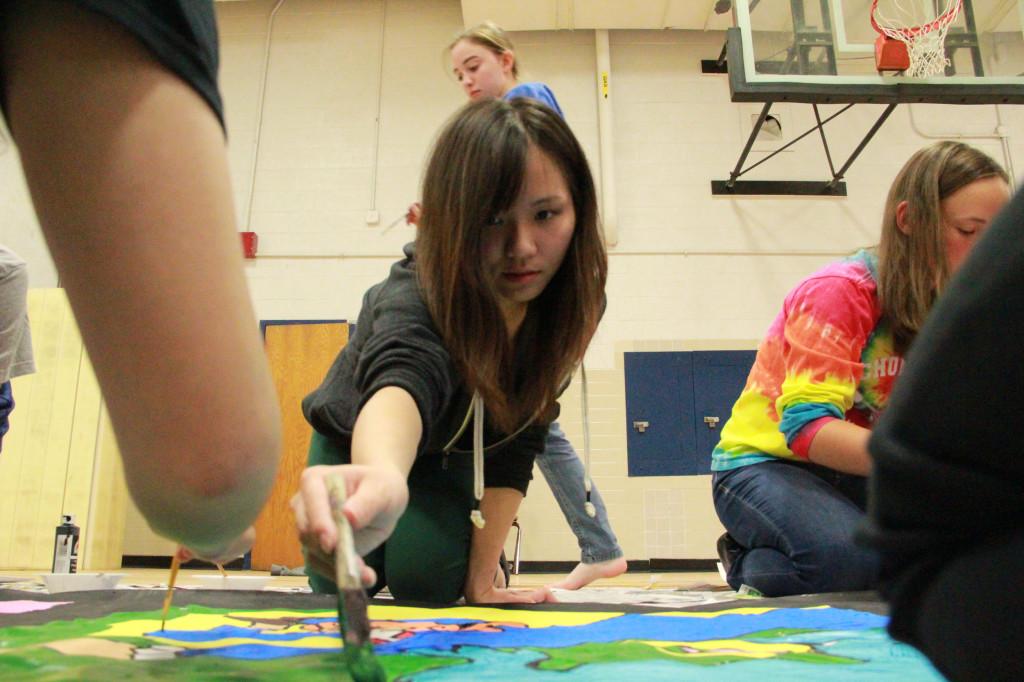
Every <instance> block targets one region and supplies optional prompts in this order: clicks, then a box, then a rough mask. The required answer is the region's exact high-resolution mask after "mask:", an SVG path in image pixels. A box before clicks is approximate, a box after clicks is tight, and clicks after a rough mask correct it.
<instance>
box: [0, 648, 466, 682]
mask: <svg viewBox="0 0 1024 682" xmlns="http://www.w3.org/2000/svg"><path fill="white" fill-rule="evenodd" d="M378 660H379V661H380V663H381V664H382V666H383V669H384V674H385V675H386V677H385V678H382V679H388V680H395V679H399V678H402V677H405V676H407V675H415V674H417V673H423V672H426V671H428V670H436V669H439V668H446V667H449V666H454V665H464V664H466V663H468V662H469V661H468V660H467V659H464V658H443V657H440V656H421V655H417V654H403V655H401V656H380V657H378ZM228 678H230V679H273V680H275V681H278V680H280V681H281V682H305V681H306V680H309V681H310V682H318V681H319V680H325V681H326V680H332V681H344V680H353V678H352V677H351V676H349V675H348V673H347V672H346V670H345V663H344V660H343V659H342V656H341V654H340V653H336V654H313V655H307V656H301V657H297V658H276V659H269V660H263V661H249V660H240V659H228V658H218V657H215V656H186V657H182V658H175V659H173V660H167V661H112V660H107V659H98V658H92V657H88V656H65V655H63V654H59V653H57V652H56V651H52V650H50V649H45V648H33V649H31V650H27V651H26V650H21V651H17V652H12V653H3V654H0V679H3V680H4V682H9V681H10V682H14V681H18V682H20V681H21V680H25V681H26V682H28V681H29V680H31V681H32V682H50V681H51V680H52V681H54V682H56V681H57V680H60V681H61V682H66V681H67V680H71V679H78V680H151V679H152V680H156V679H161V680H172V679H173V680H179V679H180V680H186V679H187V680H190V681H191V680H200V681H202V682H213V681H214V680H218V681H220V680H224V679H228Z"/></svg>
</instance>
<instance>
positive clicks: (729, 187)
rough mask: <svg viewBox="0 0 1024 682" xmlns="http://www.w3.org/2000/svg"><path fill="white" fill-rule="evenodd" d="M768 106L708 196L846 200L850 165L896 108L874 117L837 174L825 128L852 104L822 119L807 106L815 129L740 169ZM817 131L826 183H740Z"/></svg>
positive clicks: (770, 105) (819, 114)
mask: <svg viewBox="0 0 1024 682" xmlns="http://www.w3.org/2000/svg"><path fill="white" fill-rule="evenodd" d="M772 104H774V102H765V103H764V106H763V107H761V113H760V114H759V115H758V117H757V121H756V122H755V123H754V127H753V129H752V130H751V131H750V136H749V137H748V138H747V144H746V146H745V147H744V148H743V151H742V152H741V153H740V158H739V160H738V161H737V162H736V166H735V167H734V168H733V170H732V172H731V173H729V179H728V180H712V181H711V194H712V195H787V194H788V195H799V196H830V197H834V196H846V183H845V182H843V178H844V177H845V175H846V172H847V171H848V170H849V169H850V166H852V165H853V162H854V161H856V160H857V157H858V156H860V153H861V152H863V151H864V148H865V147H867V146H868V143H869V142H870V141H871V139H872V138H873V137H874V136H875V134H876V133H877V132H878V131H879V129H880V128H881V127H882V125H883V124H884V123H885V121H886V119H887V118H889V115H890V114H892V112H893V110H894V109H896V104H895V103H891V104H889V105H888V106H886V108H885V110H884V111H883V112H882V115H881V116H879V117H878V120H876V121H875V123H874V124H873V125H872V126H871V129H870V130H868V132H867V133H866V134H865V136H864V138H863V139H862V140H861V141H860V143H859V144H858V145H857V147H856V149H854V150H853V152H852V153H851V154H850V157H849V158H848V159H847V160H846V162H845V163H843V165H842V166H841V167H840V168H839V169H838V170H837V169H836V167H835V164H834V163H833V162H832V152H831V150H830V149H829V146H828V138H827V137H826V136H825V124H826V123H828V122H829V121H831V120H833V119H835V118H836V117H838V116H839V115H840V114H843V113H845V112H846V111H849V110H850V109H851V108H852V107H853V104H852V103H851V104H847V105H846V106H844V107H843V108H842V109H840V110H839V111H837V112H835V113H834V114H832V115H831V116H829V117H828V118H826V119H822V118H821V112H820V111H819V110H818V105H817V103H812V104H811V106H812V107H813V108H814V120H815V121H816V125H815V126H814V127H812V128H811V129H809V130H807V131H806V132H804V133H803V134H801V135H799V136H797V137H795V138H793V139H792V140H790V141H789V142H787V143H786V144H785V145H783V146H781V147H779V148H778V149H776V150H775V151H773V152H772V153H771V154H769V155H768V156H766V157H764V158H763V159H761V160H760V161H758V162H757V163H754V164H753V165H751V166H748V167H747V168H744V167H743V164H744V163H746V161H747V157H748V156H749V155H750V150H751V149H752V148H753V146H754V141H755V140H756V139H757V135H758V133H759V132H761V127H762V126H763V125H764V122H765V120H766V119H767V118H768V112H769V111H771V108H772ZM815 131H818V133H819V134H820V136H821V144H822V147H823V148H824V150H825V159H826V161H827V162H828V168H829V171H830V172H831V173H832V178H831V179H830V180H826V181H822V182H815V181H803V180H800V181H798V180H782V181H779V180H770V181H760V180H745V181H740V180H739V178H740V176H742V175H744V174H746V173H748V172H749V171H751V170H753V169H754V168H757V167H758V166H760V165H761V164H762V163H765V162H766V161H768V160H770V159H772V158H773V157H775V156H776V155H777V154H779V153H780V152H783V151H785V150H786V149H788V148H789V147H792V146H793V145H794V144H796V143H797V142H799V141H800V140H802V139H804V138H805V137H807V136H808V135H810V134H812V133H813V132H815Z"/></svg>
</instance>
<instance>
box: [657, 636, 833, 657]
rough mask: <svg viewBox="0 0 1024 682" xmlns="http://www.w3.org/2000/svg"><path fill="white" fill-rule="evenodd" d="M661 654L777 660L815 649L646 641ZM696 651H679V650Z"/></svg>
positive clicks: (734, 641)
mask: <svg viewBox="0 0 1024 682" xmlns="http://www.w3.org/2000/svg"><path fill="white" fill-rule="evenodd" d="M642 643H643V644H648V645H650V646H652V647H654V648H655V649H658V650H659V651H661V653H663V654H666V655H669V656H675V657H678V658H710V657H713V656H743V657H744V658H775V657H776V656H781V655H783V654H804V653H808V652H811V651H813V650H814V649H813V648H812V647H810V646H808V645H807V644H790V643H787V642H747V641H744V640H742V639H709V640H701V641H699V642H652V641H644V642H642ZM686 648H689V649H696V651H679V649H686Z"/></svg>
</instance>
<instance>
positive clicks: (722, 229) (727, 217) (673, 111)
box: [0, 0, 1024, 560]
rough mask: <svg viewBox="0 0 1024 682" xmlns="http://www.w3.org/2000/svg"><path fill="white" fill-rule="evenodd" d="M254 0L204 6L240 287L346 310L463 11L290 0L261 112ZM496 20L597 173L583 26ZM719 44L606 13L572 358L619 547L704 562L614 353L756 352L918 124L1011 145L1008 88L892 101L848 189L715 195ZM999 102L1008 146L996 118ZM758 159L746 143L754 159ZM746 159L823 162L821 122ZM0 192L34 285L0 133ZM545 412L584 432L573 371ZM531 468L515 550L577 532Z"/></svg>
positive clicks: (835, 141)
mask: <svg viewBox="0 0 1024 682" xmlns="http://www.w3.org/2000/svg"><path fill="white" fill-rule="evenodd" d="M272 5H273V3H272V2H271V1H270V0H249V1H247V2H223V3H217V5H216V8H217V12H218V15H219V19H220V30H221V48H222V66H221V87H222V90H223V93H224V98H225V101H226V105H227V122H228V135H229V145H230V158H231V167H232V172H233V176H234V188H235V197H236V202H237V207H238V216H239V229H251V230H254V231H256V232H257V233H258V234H259V239H260V258H258V259H257V260H255V261H250V262H249V263H248V264H247V273H248V276H249V282H250V284H251V287H252V296H253V302H254V304H255V306H256V311H257V314H258V316H259V317H260V318H261V319H275V320H280V319H316V318H346V319H355V317H356V315H357V313H358V309H359V304H360V300H361V298H362V295H363V292H364V291H365V290H366V288H368V287H369V286H370V285H372V284H373V283H375V282H377V281H378V280H380V279H382V278H383V277H384V276H385V274H386V271H387V268H388V266H389V264H390V263H391V262H393V261H394V260H396V259H397V258H398V257H399V254H400V248H401V245H402V244H403V243H404V242H406V241H408V240H409V239H410V238H411V237H412V234H413V233H412V231H411V229H409V228H407V227H406V226H405V225H404V224H401V225H399V226H397V227H394V228H393V229H391V230H390V231H389V232H388V233H387V234H384V233H383V228H384V227H385V226H387V225H388V224H389V223H391V221H392V220H394V219H396V218H398V217H399V216H400V215H402V214H404V212H405V209H406V207H407V206H408V204H409V203H410V202H412V201H413V200H415V199H416V198H417V196H418V187H417V186H418V182H419V179H420V173H421V168H422V165H423V161H424V159H425V156H426V154H427V151H428V149H429V145H430V142H431V141H432V139H433V137H434V135H435V133H436V131H437V129H438V128H439V126H440V125H441V124H442V123H443V121H444V120H445V118H446V117H447V116H448V115H449V114H450V113H451V112H453V111H454V110H455V109H456V108H457V107H458V106H459V105H460V104H462V103H463V96H462V93H461V91H460V90H459V88H458V87H457V85H456V83H455V82H454V80H452V78H451V77H450V76H449V75H448V73H447V62H446V60H445V53H444V47H445V46H446V45H447V43H448V41H449V40H450V38H451V36H452V35H453V34H454V33H455V32H456V31H458V30H459V29H460V28H461V25H462V14H461V9H460V5H459V2H458V0H387V2H386V3H385V2H383V1H382V0H286V2H285V3H284V4H283V6H282V7H281V9H280V10H279V12H278V14H277V17H276V20H275V24H274V30H273V34H272V37H271V51H270V63H269V70H268V72H267V77H266V82H265V90H264V91H263V92H264V102H265V103H264V106H263V107H262V118H261V116H260V109H261V108H260V93H261V83H262V80H263V63H264V61H263V60H264V45H265V42H266V39H267V25H268V22H267V19H268V16H269V14H270V10H271V7H272ZM514 38H515V40H516V43H517V46H518V54H519V57H520V60H521V64H522V66H523V67H524V70H525V76H526V78H528V79H534V80H541V81H544V82H546V83H548V84H549V85H551V87H552V89H553V90H554V92H555V93H556V95H557V96H558V98H559V100H560V102H561V104H562V107H563V109H564V110H565V112H566V116H567V119H568V121H569V123H570V125H571V126H572V127H573V129H574V130H575V132H576V134H577V135H578V137H579V138H580V140H581V142H582V144H583V146H584V148H585V149H586V151H587V153H588V155H589V156H590V159H591V163H592V166H593V168H594V169H595V171H596V170H597V168H598V164H599V162H600V159H599V158H598V146H597V145H598V142H597V140H598V130H597V108H596V103H597V101H596V97H597V92H596V74H595V58H594V35H593V33H592V32H590V31H574V32H566V31H564V32H549V33H541V32H530V33H520V34H517V35H515V36H514ZM723 39H724V36H723V34H722V33H718V32H710V33H703V32H696V31H669V30H666V31H612V32H611V64H612V72H611V98H612V105H613V113H614V159H613V161H614V164H615V173H616V182H617V197H616V198H617V205H618V230H619V242H618V244H617V245H616V246H615V247H614V248H612V249H611V250H610V280H609V284H608V310H607V313H606V315H605V318H604V321H603V323H602V325H601V328H600V331H599V333H598V336H597V338H596V339H595V341H594V343H593V346H592V348H591V350H590V353H589V354H588V367H589V368H590V379H591V382H590V383H591V401H590V402H591V406H592V413H591V424H592V434H593V448H594V451H593V460H594V478H595V481H596V482H597V484H598V486H599V487H600V489H601V490H602V492H603V494H604V497H605V499H606V501H607V503H608V506H609V509H610V512H611V516H612V521H613V524H614V526H615V529H616V531H617V533H618V534H619V537H620V541H621V543H622V545H623V547H624V548H625V550H626V554H627V557H628V558H630V559H648V558H686V559H698V558H710V557H713V556H714V553H715V552H714V539H715V537H716V536H717V534H718V533H719V532H720V527H719V525H718V522H717V519H716V518H715V515H714V510H713V509H712V507H711V499H710V492H709V477H706V476H702V477H673V478H657V477H655V478H633V479H630V478H628V477H627V476H626V450H625V443H626V441H625V427H626V424H625V397H624V396H625V392H624V385H623V373H622V353H623V352H624V351H628V350H675V349H727V348H752V347H754V345H755V344H756V342H757V340H758V339H759V338H760V336H761V335H762V333H763V332H764V330H765V329H766V328H767V326H768V324H769V323H770V321H771V319H772V318H773V317H774V315H775V314H776V312H777V309H778V306H779V304H780V302H781V300H782V298H783V296H784V295H785V294H786V292H787V291H788V290H789V288H790V287H792V286H793V285H794V284H795V283H796V282H797V281H798V280H799V279H800V278H801V277H803V276H805V275H807V274H809V273H810V272H811V271H813V270H814V269H815V268H817V267H819V266H821V265H822V264H824V263H826V262H828V261H830V260H832V259H834V258H836V257H838V256H841V255H843V254H846V253H848V252H850V251H852V250H854V249H856V248H858V247H861V246H865V245H869V244H871V243H873V242H874V241H875V240H876V239H877V235H878V223H879V219H880V214H881V208H882V204H883V201H884V196H885V192H886V190H887V188H888V185H889V182H890V181H891V179H892V178H893V176H894V175H895V173H896V171H897V170H898V168H899V166H900V165H901V164H902V163H903V161H904V160H905V159H906V158H907V156H908V155H909V154H910V153H911V152H913V151H914V150H916V149H917V148H919V147H920V146H922V145H924V144H927V143H928V141H929V139H930V138H931V137H940V136H941V137H956V136H963V137H965V139H967V141H969V142H972V143H974V144H976V145H977V146H979V147H981V148H983V149H985V150H986V151H987V152H989V153H990V154H992V155H993V156H994V157H995V158H997V159H999V160H1000V161H1002V162H1004V163H1006V162H1007V161H1008V160H1010V161H1012V162H1014V163H1016V164H1021V163H1024V161H1022V159H1024V113H1022V112H1021V111H1020V109H1019V108H1017V107H1009V106H1003V107H1000V108H999V109H998V110H997V108H996V107H994V106H976V107H954V106H932V105H913V106H908V105H901V106H900V107H899V108H898V109H897V110H896V112H895V113H894V114H893V115H892V117H891V118H890V119H889V121H888V122H887V123H886V124H885V126H884V127H883V128H882V130H881V132H880V133H879V134H878V136H877V138H876V139H875V140H874V141H873V142H872V143H871V144H870V145H869V146H868V148H867V149H866V150H865V152H864V153H863V154H862V156H861V157H860V159H859V160H858V161H857V162H856V163H855V164H854V165H853V167H852V168H851V170H850V171H849V173H848V174H847V178H846V179H847V182H848V189H849V196H848V197H846V198H842V199H832V198H829V199H807V198H739V199H728V198H716V197H712V196H711V193H710V181H711V180H712V179H723V178H726V177H728V172H729V171H730V170H731V168H732V166H733V165H734V164H735V162H736V160H737V158H738V156H739V153H740V150H741V149H742V146H743V143H744V142H745V140H746V135H747V131H748V130H749V128H750V125H751V123H750V119H751V115H755V114H756V113H757V111H758V110H759V108H760V105H757V104H733V103H732V102H730V101H729V88H728V83H727V80H726V76H705V75H702V74H700V70H699V61H700V59H707V58H713V57H716V56H717V54H718V51H719V49H720V48H721V45H722V42H723ZM838 108H839V107H837V106H823V107H822V111H823V114H824V115H828V114H830V113H832V112H834V111H836V110H837V109H838ZM773 111H774V112H775V113H776V114H780V115H781V116H782V119H783V124H784V131H785V133H786V137H787V139H791V138H792V136H793V135H794V133H799V132H803V131H804V130H806V129H807V128H809V127H810V126H811V125H812V123H813V114H812V112H811V108H810V106H809V105H796V104H782V105H778V106H777V107H776V108H775V109H774V110H773ZM881 111H882V107H880V106H872V105H857V106H856V107H854V108H853V109H852V110H850V111H849V112H847V113H845V114H844V115H842V116H841V117H840V118H838V119H836V120H835V121H834V122H832V123H830V124H829V125H828V126H827V130H828V133H829V141H830V144H831V147H832V153H833V158H834V159H836V162H837V164H838V163H841V162H842V161H843V160H845V158H846V156H847V155H848V154H849V153H850V151H851V150H852V149H853V148H854V147H855V146H856V145H857V143H858V142H859V141H860V140H861V138H862V135H863V133H864V132H865V131H866V130H867V129H868V128H869V127H870V125H871V124H872V123H873V121H874V120H875V119H876V118H877V116H878V115H879V114H880V113H881ZM378 120H379V125H378ZM1000 120H1001V121H1002V123H1003V125H1004V126H1005V129H1006V130H1007V131H1008V133H1009V138H1008V148H1009V159H1008V158H1007V156H1006V155H1005V154H1004V150H1003V146H1002V144H1001V142H1000V141H999V140H997V139H995V138H994V137H993V133H994V131H995V129H996V127H997V125H998V124H999V121H1000ZM260 122H261V124H262V135H261V136H260V137H259V145H258V149H257V143H256V141H257V134H256V133H257V126H258V125H259V124H260ZM755 149H760V147H757V148H755ZM257 151H258V154H257ZM764 155H765V154H764V152H755V153H754V154H753V155H752V157H751V162H752V161H755V160H757V159H760V158H763V156H764ZM257 156H258V163H256V164H255V169H256V170H255V176H253V169H254V161H255V160H256V158H257ZM746 177H747V178H749V179H822V178H825V177H827V165H826V162H825V158H824V153H823V151H822V149H821V146H820V143H819V142H818V140H817V135H813V136H809V137H808V138H807V139H805V140H804V141H802V142H800V143H798V145H797V146H796V147H795V148H794V149H793V151H788V152H785V153H783V154H780V155H779V157H776V159H774V160H772V161H770V162H768V163H767V164H765V165H764V166H762V167H760V168H758V169H757V170H755V171H753V172H752V173H751V174H749V175H748V176H746ZM251 188H254V191H252V192H251V191H250V189H251ZM0 210H2V214H3V216H4V221H2V223H0V240H2V241H3V242H4V243H6V244H8V245H10V246H11V247H12V248H14V249H15V250H17V251H19V252H20V253H21V254H22V255H23V256H25V257H26V258H27V259H28V260H29V262H30V264H31V268H32V284H33V286H54V285H55V284H56V274H55V272H54V269H53V266H52V263H51V262H50V260H49V257H48V255H46V252H45V248H44V246H43V244H42V239H41V237H40V234H39V231H38V227H37V225H36V223H35V219H34V217H33V214H32V210H31V207H30V203H29V200H28V198H27V195H26V193H25V190H24V182H23V180H22V179H21V177H20V171H19V170H18V166H17V160H16V152H15V151H14V150H13V148H12V147H11V146H10V145H9V144H5V143H3V142H0ZM370 210H376V211H378V212H379V214H380V222H379V223H378V224H377V225H367V223H366V216H367V212H368V211H370ZM563 415H564V417H563V420H562V421H563V425H564V426H565V428H566V431H567V432H568V434H569V436H570V438H571V439H572V440H573V441H574V442H575V443H576V444H577V445H578V446H579V447H582V437H581V434H582V432H581V426H580V418H579V392H578V387H577V386H576V385H575V384H574V385H573V387H572V388H571V389H570V391H569V392H568V394H567V395H566V397H565V400H564V401H563ZM538 479H539V480H538V481H536V482H535V484H534V486H533V487H532V488H531V492H530V495H529V497H528V499H527V501H526V503H525V505H524V508H523V511H522V513H521V516H520V519H521V521H522V523H523V526H524V528H525V534H524V548H523V551H524V554H523V558H524V559H526V560H572V559H576V558H578V556H579V554H578V550H577V548H576V545H575V541H574V539H573V537H572V535H571V534H570V533H569V532H568V530H567V528H566V526H565V524H564V522H563V521H562V519H561V515H560V513H559V511H558V508H557V506H556V505H555V503H554V501H553V498H552V497H551V495H550V493H549V492H548V491H547V488H546V486H545V485H544V483H543V480H542V479H540V478H539V477H538ZM131 528H132V530H131V531H130V532H131V534H133V537H126V546H125V553H127V554H132V553H145V552H143V551H139V552H136V551H133V542H134V544H135V545H139V546H142V545H145V544H146V542H148V541H146V540H144V539H143V538H142V537H135V536H136V535H138V534H139V533H140V531H139V528H138V524H134V525H131ZM150 544H151V543H150Z"/></svg>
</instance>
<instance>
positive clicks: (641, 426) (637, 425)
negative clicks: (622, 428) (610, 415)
mask: <svg viewBox="0 0 1024 682" xmlns="http://www.w3.org/2000/svg"><path fill="white" fill-rule="evenodd" d="M650 426H651V423H650V422H641V421H635V422H633V428H634V429H636V430H637V431H639V432H640V433H643V432H644V431H646V430H647V429H649V428H650Z"/></svg>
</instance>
